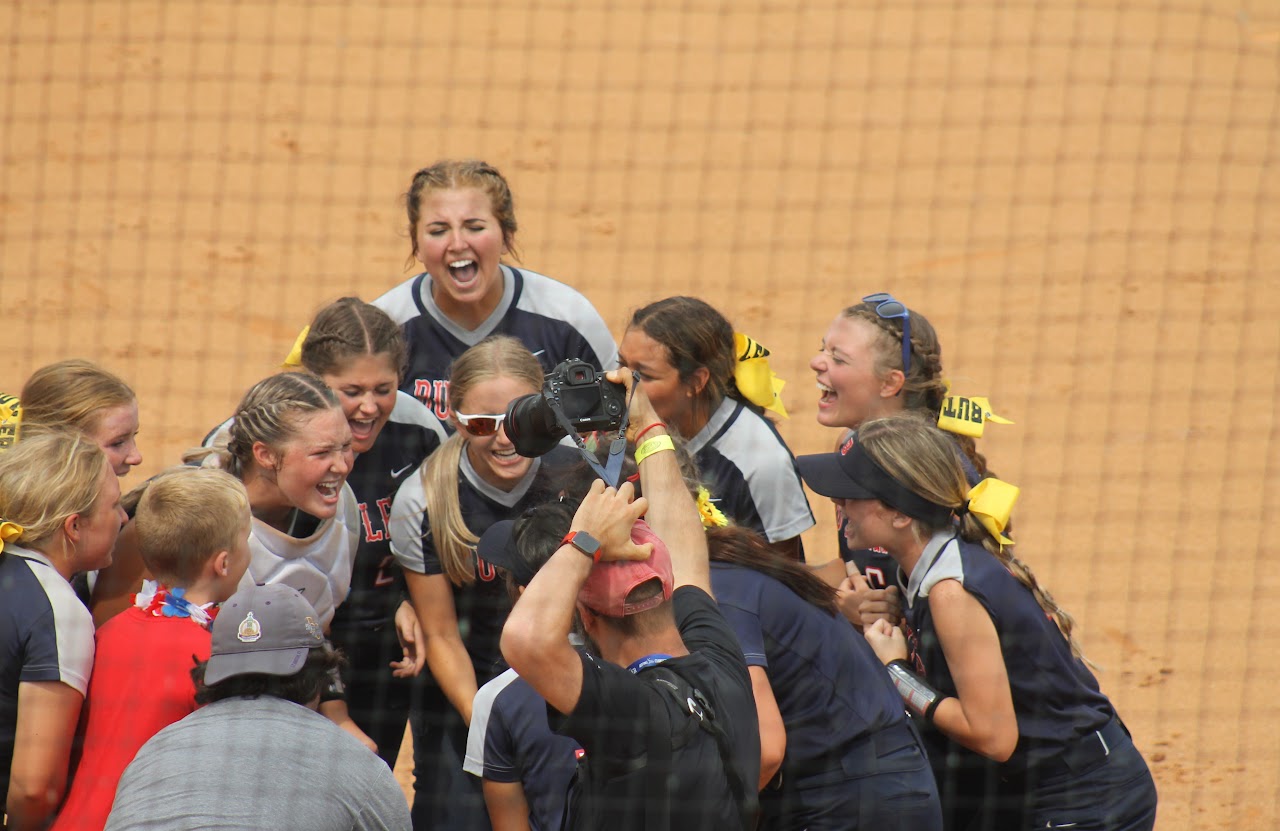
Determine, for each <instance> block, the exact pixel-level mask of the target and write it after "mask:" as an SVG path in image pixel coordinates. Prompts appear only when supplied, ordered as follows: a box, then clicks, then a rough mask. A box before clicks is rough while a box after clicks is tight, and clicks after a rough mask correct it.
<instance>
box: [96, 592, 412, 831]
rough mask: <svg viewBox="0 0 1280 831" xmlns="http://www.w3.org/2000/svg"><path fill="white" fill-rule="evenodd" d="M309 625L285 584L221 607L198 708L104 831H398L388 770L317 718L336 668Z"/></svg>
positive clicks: (399, 808)
mask: <svg viewBox="0 0 1280 831" xmlns="http://www.w3.org/2000/svg"><path fill="white" fill-rule="evenodd" d="M316 617H317V616H316V613H315V611H314V609H312V607H311V605H310V604H309V603H308V602H307V601H306V600H305V599H304V598H303V596H302V595H301V594H299V593H298V592H297V591H295V590H294V589H292V588H290V587H288V586H286V585H284V584H273V585H268V586H254V587H252V588H248V589H244V590H241V591H239V592H237V593H236V594H235V595H233V596H232V597H231V599H230V600H228V601H227V602H226V603H224V604H223V607H222V609H221V611H220V612H219V614H218V617H217V619H216V620H215V621H214V624H213V648H212V653H211V657H210V658H209V660H208V662H207V663H206V664H203V665H199V666H197V668H196V670H195V673H194V677H195V679H196V701H197V702H198V703H200V704H204V705H205V706H203V707H201V708H200V709H199V710H196V711H195V712H194V713H192V714H191V715H189V716H187V717H186V718H184V719H182V720H181V721H178V722H176V723H174V724H171V725H170V726H168V727H166V728H165V729H164V730H161V731H160V732H159V733H157V734H156V735H155V736H154V737H153V738H152V739H151V740H150V741H148V742H147V743H146V744H145V745H143V747H142V749H141V750H139V751H138V755H137V756H136V757H135V758H134V760H133V762H132V764H130V765H129V767H128V768H127V769H126V770H125V772H124V776H123V777H122V778H121V780H120V786H119V788H118V789H117V790H116V798H115V803H114V804H113V806H112V809H111V817H110V819H109V820H108V821H107V826H106V827H107V831H132V830H133V829H189V828H206V829H214V828H216V829H255V830H256V829H263V828H271V829H292V828H296V829H307V831H365V830H366V829H368V831H373V830H374V829H379V831H381V830H382V829H394V831H407V829H408V828H409V809H408V803H407V802H406V800H405V797H404V794H403V792H402V791H401V790H400V786H399V785H398V784H396V780H395V777H394V776H392V774H391V770H390V769H389V768H388V767H387V766H386V764H385V763H384V762H383V761H382V760H381V759H379V758H378V757H377V756H376V755H375V754H373V753H371V752H370V751H369V750H368V749H367V748H366V747H365V746H364V745H362V744H361V743H360V742H359V741H358V740H356V739H355V738H354V737H353V736H351V735H350V734H348V733H347V732H345V731H344V730H342V728H340V727H338V726H337V725H335V724H334V723H333V722H331V721H329V720H328V719H327V718H325V717H324V716H322V715H320V714H319V713H318V712H316V707H317V706H318V704H319V700H320V693H321V691H322V690H323V689H324V688H325V687H326V686H328V684H329V683H330V678H331V675H332V673H333V672H334V670H335V669H336V667H337V666H338V665H339V663H340V662H341V660H342V659H341V657H340V656H339V655H338V654H337V653H335V652H333V651H332V650H331V649H330V648H329V647H328V646H327V645H326V643H325V641H324V635H323V633H322V632H321V630H320V626H319V624H318V623H317V622H316Z"/></svg>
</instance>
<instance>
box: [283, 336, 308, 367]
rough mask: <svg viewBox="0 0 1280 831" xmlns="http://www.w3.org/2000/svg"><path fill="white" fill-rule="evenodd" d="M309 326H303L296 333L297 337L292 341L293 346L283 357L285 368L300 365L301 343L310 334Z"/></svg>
mask: <svg viewBox="0 0 1280 831" xmlns="http://www.w3.org/2000/svg"><path fill="white" fill-rule="evenodd" d="M310 332H311V327H310V326H303V327H302V331H301V332H299V333H298V339H297V340H295V341H294V342H293V348H292V349H290V350H289V354H288V355H287V356H286V357H285V359H284V364H283V366H284V368H285V369H296V368H298V367H300V366H302V344H303V342H304V341H306V339H307V335H308V334H310Z"/></svg>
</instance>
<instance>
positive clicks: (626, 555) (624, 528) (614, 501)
mask: <svg viewBox="0 0 1280 831" xmlns="http://www.w3.org/2000/svg"><path fill="white" fill-rule="evenodd" d="M648 508H649V501H648V500H647V499H645V498H644V497H643V496H642V497H640V498H639V499H637V498H635V488H634V487H632V485H631V483H630V482H623V483H622V487H620V488H618V489H616V490H615V489H613V488H609V487H605V484H604V482H602V481H601V480H599V479H597V480H595V481H594V482H592V483H591V490H589V491H587V495H586V496H585V497H583V499H582V504H581V505H579V506H578V511H577V513H575V514H574V515H573V522H572V523H571V524H570V526H569V529H570V531H586V532H587V533H588V534H590V535H591V536H593V537H595V538H596V539H597V540H599V541H600V560H601V561H602V562H612V561H615V560H647V559H649V555H650V554H652V553H653V544H652V543H645V544H644V545H636V544H635V543H634V542H632V541H631V526H632V525H635V522H636V520H637V519H639V518H640V517H642V516H644V512H645V511H646V510H648Z"/></svg>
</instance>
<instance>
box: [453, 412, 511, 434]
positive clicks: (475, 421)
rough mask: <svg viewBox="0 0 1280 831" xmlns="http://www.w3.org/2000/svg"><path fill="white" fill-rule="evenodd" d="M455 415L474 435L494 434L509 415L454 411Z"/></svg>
mask: <svg viewBox="0 0 1280 831" xmlns="http://www.w3.org/2000/svg"><path fill="white" fill-rule="evenodd" d="M453 417H454V418H456V419H457V420H458V423H459V424H461V425H462V426H463V427H465V428H467V432H468V433H470V434H471V435H473V436H480V437H483V436H492V435H493V434H494V433H497V432H498V428H499V427H501V426H502V422H503V420H504V419H505V418H506V417H507V414H506V413H499V414H497V415H488V414H484V415H467V414H466V413H454V414H453Z"/></svg>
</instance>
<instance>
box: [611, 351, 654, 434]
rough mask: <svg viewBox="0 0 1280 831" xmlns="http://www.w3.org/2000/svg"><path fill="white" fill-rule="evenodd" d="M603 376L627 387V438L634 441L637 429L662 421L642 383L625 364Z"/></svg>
mask: <svg viewBox="0 0 1280 831" xmlns="http://www.w3.org/2000/svg"><path fill="white" fill-rule="evenodd" d="M604 377H605V378H607V379H608V380H610V381H613V382H614V383H615V384H622V385H623V386H624V387H626V388H627V402H628V405H627V411H628V421H627V437H628V438H630V439H632V440H633V441H634V440H635V435H636V432H637V431H639V430H643V429H644V428H645V427H646V426H648V425H650V424H653V423H654V422H661V421H662V419H661V418H660V417H659V416H658V413H657V411H656V410H654V409H653V404H651V403H650V402H649V396H648V395H645V392H644V385H643V384H637V383H636V379H635V376H634V375H632V374H631V370H630V369H628V368H627V367H625V366H624V367H619V368H617V369H612V370H609V371H608V372H606V373H605V376H604Z"/></svg>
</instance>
